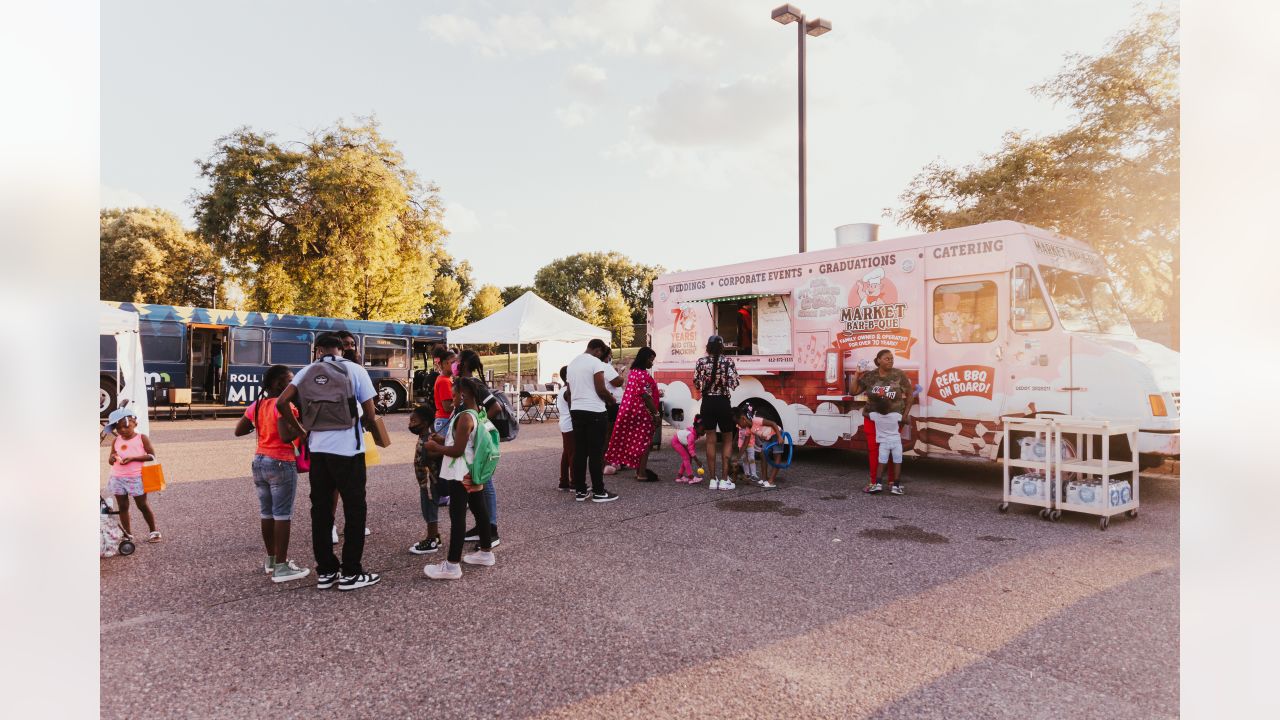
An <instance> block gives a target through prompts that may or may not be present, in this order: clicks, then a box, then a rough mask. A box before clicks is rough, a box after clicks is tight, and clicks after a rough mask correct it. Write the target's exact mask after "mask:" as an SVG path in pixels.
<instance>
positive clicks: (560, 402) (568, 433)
mask: <svg viewBox="0 0 1280 720" xmlns="http://www.w3.org/2000/svg"><path fill="white" fill-rule="evenodd" d="M568 376H569V367H568V366H561V368H560V381H561V382H563V383H565V384H564V385H563V386H562V387H561V388H560V392H558V393H556V410H557V411H558V413H559V415H560V491H561V492H569V491H570V490H573V481H572V480H571V479H570V475H571V474H572V470H573V415H572V414H571V412H572V411H571V410H570V408H569V385H568V382H567V378H568Z"/></svg>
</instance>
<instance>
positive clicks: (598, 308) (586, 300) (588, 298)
mask: <svg viewBox="0 0 1280 720" xmlns="http://www.w3.org/2000/svg"><path fill="white" fill-rule="evenodd" d="M565 312H567V313H569V314H570V315H573V316H574V317H577V318H578V319H580V320H585V321H586V322H589V323H591V324H592V325H597V326H604V324H605V322H604V301H603V300H601V299H600V296H599V295H597V294H596V293H593V292H591V291H590V290H587V289H585V288H581V289H579V290H578V291H577V292H575V293H574V294H573V299H572V300H570V301H569V308H568V309H567V310H566V311H565Z"/></svg>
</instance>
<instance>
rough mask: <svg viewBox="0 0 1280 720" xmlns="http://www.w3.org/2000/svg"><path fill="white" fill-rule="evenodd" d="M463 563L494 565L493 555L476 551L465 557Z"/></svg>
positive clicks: (485, 551)
mask: <svg viewBox="0 0 1280 720" xmlns="http://www.w3.org/2000/svg"><path fill="white" fill-rule="evenodd" d="M462 562H464V563H466V564H468V565H493V563H494V559H493V553H491V552H489V551H487V550H476V551H475V552H470V553H467V554H466V555H463V556H462Z"/></svg>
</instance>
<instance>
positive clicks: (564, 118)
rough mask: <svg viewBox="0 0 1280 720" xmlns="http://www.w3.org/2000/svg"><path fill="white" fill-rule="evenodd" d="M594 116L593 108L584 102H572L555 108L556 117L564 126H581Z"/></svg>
mask: <svg viewBox="0 0 1280 720" xmlns="http://www.w3.org/2000/svg"><path fill="white" fill-rule="evenodd" d="M594 116H595V110H593V109H592V108H591V106H589V105H587V104H586V103H581V102H573V103H569V104H568V105H567V106H565V107H559V108H556V119H557V120H559V121H560V124H562V125H564V126H565V127H569V128H572V127H581V126H583V125H586V124H587V123H588V122H590V120H591V118H592V117H594Z"/></svg>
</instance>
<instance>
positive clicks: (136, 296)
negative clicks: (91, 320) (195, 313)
mask: <svg viewBox="0 0 1280 720" xmlns="http://www.w3.org/2000/svg"><path fill="white" fill-rule="evenodd" d="M98 219H99V235H98V250H99V254H98V256H99V261H100V271H99V272H100V274H99V293H100V297H101V298H102V299H104V300H115V301H120V302H145V303H159V304H162V305H197V306H202V307H203V306H208V305H209V304H211V303H212V302H214V297H213V295H214V289H215V287H216V285H217V278H218V272H217V269H218V262H217V256H216V255H215V254H214V252H213V250H212V248H210V247H209V246H208V245H207V244H205V243H204V242H202V241H201V240H200V239H199V238H197V237H196V236H195V235H193V234H192V233H191V232H189V231H187V230H184V229H183V227H182V222H181V221H180V220H179V219H178V217H177V216H176V215H174V214H173V213H171V212H168V211H166V210H161V209H159V208H128V209H113V210H102V211H101V212H100V213H99V215H98Z"/></svg>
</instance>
